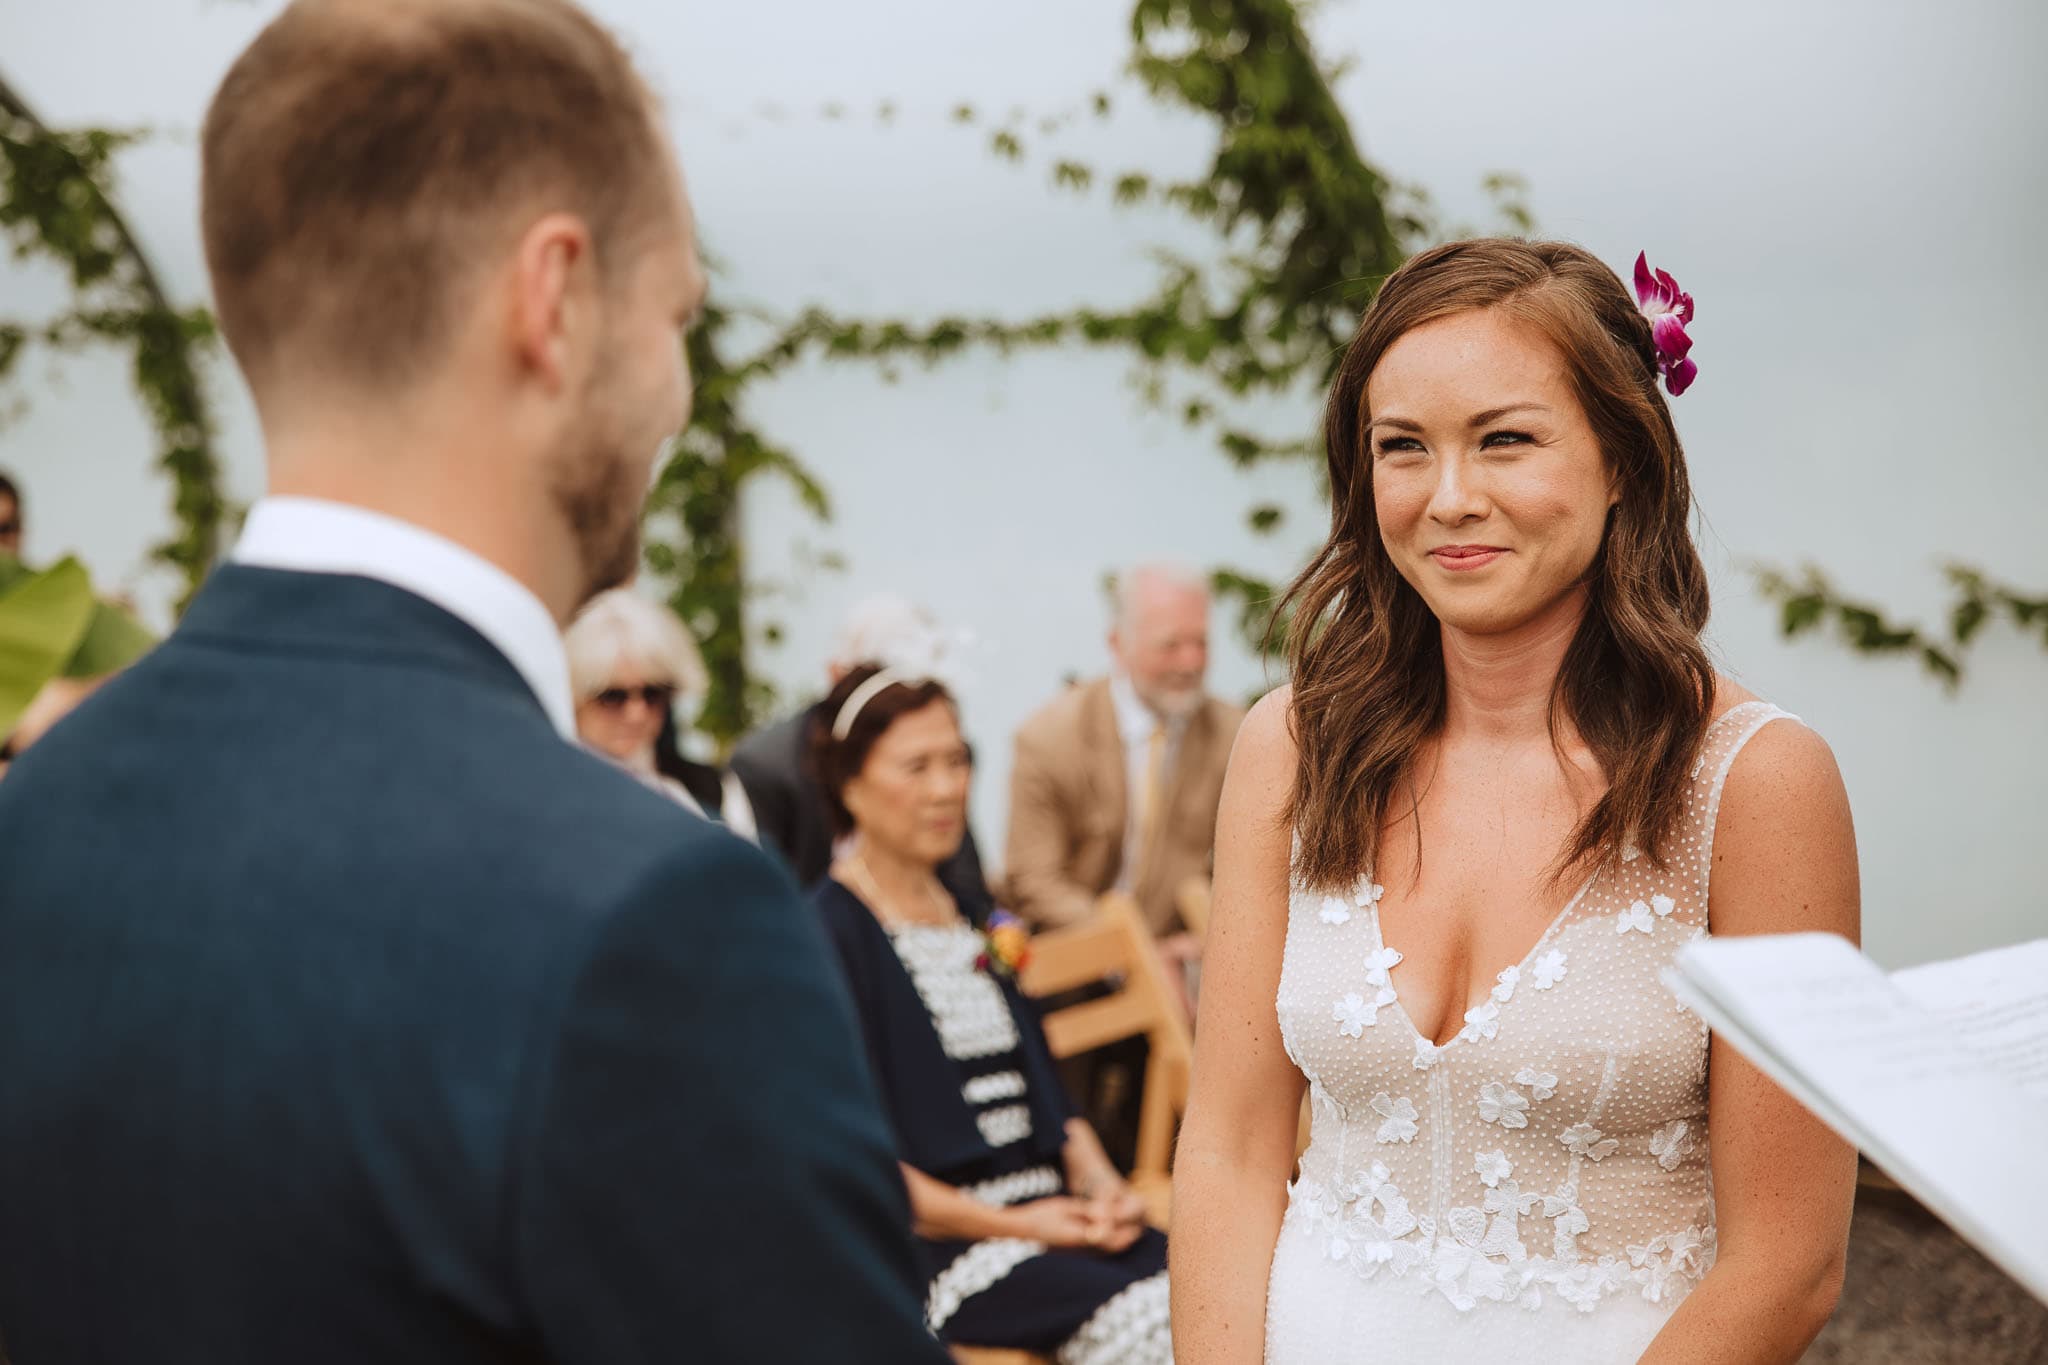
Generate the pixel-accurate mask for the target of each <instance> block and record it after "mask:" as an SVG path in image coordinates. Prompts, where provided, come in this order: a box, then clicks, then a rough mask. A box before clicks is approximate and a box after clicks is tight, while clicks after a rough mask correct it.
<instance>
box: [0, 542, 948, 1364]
mask: <svg viewBox="0 0 2048 1365" xmlns="http://www.w3.org/2000/svg"><path fill="white" fill-rule="evenodd" d="M827 954H828V949H827V947H826V945H825V942H824V940H823V936H822V935H821V934H820V932H819V930H818V928H817V926H816V924H815V922H814V921H813V919H812V918H811V917H810V916H809V915H808V914H807V913H806V912H805V911H804V909H803V908H802V907H801V906H800V904H799V902H798V901H797V899H796V897H795V896H794V894H793V890H792V888H791V886H790V884H789V882H788V879H787V878H786V877H785V876H784V875H783V873H782V872H781V871H780V870H779V869H777V868H775V867H773V866H771V864H770V860H769V859H768V858H766V857H764V856H763V855H762V854H760V853H758V852H756V851H755V850H753V849H751V848H749V847H748V846H746V845H745V844H744V843H742V842H741V841H740V840H738V839H736V838H734V837H732V836H731V835H729V834H728V833H726V832H724V831H723V830H721V829H719V828H718V827H716V826H714V825H711V824H709V823H706V822H704V821H701V820H698V819H696V818H695V817H693V816H690V815H688V814H687V813H685V812H684V811H683V810H681V809H680V808H679V807H677V806H676V805H674V804H673V803H671V802H669V801H667V800H665V799H663V798H662V797H660V796H658V795H656V794H654V793H653V792H650V791H648V790H647V789H645V788H643V787H641V786H640V785H639V784H638V783H636V782H634V781H632V780H631V779H630V778H627V777H625V776H623V775H622V774H620V773H618V772H616V771H615V770H613V769H612V768H611V767H610V766H609V765H607V764H605V763H604V762H602V761H600V760H599V759H597V758H595V757H592V756H590V755H588V754H586V753H584V752H582V751H580V750H578V749H577V748H575V747H574V746H572V745H570V744H567V743H564V742H563V741H562V739H561V738H560V737H559V736H558V735H557V734H556V733H555V732H554V730H553V729H552V728H551V727H550V725H549V723H548V721H547V719H546V717H545V715H544V714H543V712H542V710H541V707H540V705H539V703H538V702H537V701H536V700H535V699H534V697H533V695H532V694H531V692H530V691H529V690H528V689H527V687H526V686H525V684H524V683H523V682H522V680H521V679H520V677H519V675H518V674H517V673H516V672H515V671H514V670H513V668H512V666H511V665H510V664H509V663H508V662H507V661H506V660H505V658H504V657H503V656H502V655H501V654H499V653H498V652H497V651H496V650H495V649H494V648H493V647H492V646H491V645H489V644H488V643H487V642H486V641H485V640H484V639H483V637H482V636H480V635H479V634H477V633H476V632H475V631H474V630H473V629H471V628H470V627H469V626H468V625H466V624H464V623H462V622H461V621H459V620H457V619H456V618H455V617H453V616H451V615H449V614H448V613H446V612H444V611H442V610H441V609H440V608H438V607H436V606H433V605H432V604H430V603H428V602H426V601H424V600H423V599H421V598H418V597H416V596H413V595H411V594H409V593H406V592H403V591H400V590H399V589H396V588H392V587H389V586H386V585H384V584H381V583H377V582H373V581H370V580H367V579H362V578H352V577H337V576H327V575H314V574H300V573H287V572H282V571H277V570H269V569H257V568H250V567H243V566H230V567H227V568H223V569H222V570H220V571H219V572H218V573H217V574H216V575H215V576H214V578H213V580H212V581H211V583H209V585H208V586H207V587H206V589H205V591H204V592H203V593H202V594H201V595H200V597H199V599H198V600H197V601H196V602H195V603H194V604H193V607H192V609H191V612H190V613H189V615H188V616H187V617H186V619H185V621H184V623H183V624H182V625H181V626H180V628H179V629H178V630H177V632H176V633H175V634H174V635H172V637H171V638H170V639H169V640H168V641H167V642H166V643H165V644H163V645H162V646H161V647H160V648H159V649H157V651H156V652H155V653H154V654H152V655H150V656H149V657H148V658H147V659H145V660H143V661H142V662H141V663H140V664H138V665H137V666H136V667H134V668H133V669H131V670H129V671H128V672H127V673H126V674H124V675H122V676H121V677H120V678H118V679H116V680H115V681H114V682H112V683H111V684H109V685H108V686H107V687H106V688H104V689H102V691H101V692H100V693H99V694H98V695H96V696H95V697H94V698H93V699H92V700H91V701H90V702H88V703H87V704H86V705H85V706H84V707H82V708H81V709H80V710H79V711H78V712H76V713H75V714H73V715H72V716H71V717H70V718H68V719H67V720H66V721H65V722H64V723H63V724H62V725H60V726H58V727H57V728H56V729H55V730H53V731H52V732H51V733H50V734H49V735H48V736H47V737H46V738H45V739H44V740H43V741H42V742H41V743H39V744H37V745H36V746H35V747H34V748H33V749H31V750H30V751H29V752H28V753H27V754H26V755H25V756H24V757H23V759H22V760H21V761H20V762H19V763H17V764H16V765H15V767H14V768H13V770H12V771H11V772H10V773H9V774H8V775H7V778H6V780H5V781H4V782H0V1339H4V1341H5V1344H6V1350H7V1351H9V1352H11V1353H12V1356H13V1361H14V1365H98V1363H99V1362H109V1363H117V1365H128V1363H129V1362H133V1365H144V1363H145V1362H147V1365H181V1363H182V1362H191V1365H200V1363H201V1362H204V1363H205V1365H326V1363H327V1362H334V1363H335V1365H340V1363H341V1362H348V1363H349V1365H360V1363H361V1362H366V1361H376V1362H380V1363H381V1365H407V1363H409V1362H433V1363H434V1365H466V1363H467V1362H485V1361H489V1362H501V1361H534V1362H541V1361H546V1362H586V1361H587V1362H607V1365H625V1363H628V1362H641V1361H650V1362H651V1361H769V1362H778V1365H779V1363H780V1362H811V1361H850V1362H876V1363H877V1365H882V1363H883V1362H886V1363H887V1365H904V1362H919V1363H921V1362H934V1363H936V1362H942V1361H945V1360H946V1359H947V1357H946V1355H945V1354H944V1352H943V1351H942V1350H941V1349H940V1348H939V1347H938V1345H937V1344H936V1343H935V1342H933V1341H932V1339H931V1338H930V1336H929V1334H928V1333H926V1332H925V1330H924V1327H923V1323H922V1313H921V1308H922V1302H921V1300H922V1287H921V1285H920V1283H919V1282H918V1278H917V1272H916V1270H915V1269H914V1265H913V1259H912V1252H911V1243H910V1236H909V1219H908V1209H907V1205H906V1201H905V1197H904V1193H903V1189H902V1184H901V1181H900V1179H899V1177H898V1175H897V1171H896V1167H895V1165H894V1158H893V1156H892V1154H891V1149H890V1143H889V1135H888V1130H887V1128H886V1126H885V1124H884V1122H883V1120H882V1118H881V1115H880V1111H879V1109H878V1108H877V1104H876V1098H875V1093H874V1090H873V1086H872V1084H871V1081H870V1078H869V1076H868V1073H867V1068H866V1066H865V1063H864V1062H863V1059H862V1057H861V1054H860V1043H859V1035H858V1032H857V1030H856V1029H855V1027H854V1023H853V1019H852V1016H851V1013H850V1010H849V1008H848V1003H847V999H846V996H845V992H844V988H843V986H842V985H841V984H840V983H839V981H838V980H837V978H836V976H835V974H834V969H833V967H832V965H831V963H830V960H829V958H828V955H827Z"/></svg>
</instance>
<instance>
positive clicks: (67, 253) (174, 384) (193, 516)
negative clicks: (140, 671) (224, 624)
mask: <svg viewBox="0 0 2048 1365" xmlns="http://www.w3.org/2000/svg"><path fill="white" fill-rule="evenodd" d="M134 139H135V135H134V134H131V133H120V132H110V131H107V130H105V129H87V130H84V131H79V132H63V131H58V130H54V129H51V128H48V127H45V126H44V125H43V124H42V122H41V121H40V120H38V119H37V118H36V117H35V115H34V114H33V112H31V111H30V110H29V108H28V107H27V106H26V105H25V104H24V103H23V102H22V101H21V99H20V97H19V96H18V95H16V94H15V93H14V91H13V90H12V89H10V88H9V87H8V86H7V84H6V83H5V82H4V81H0V177H4V180H0V190H4V193H0V233H4V234H5V236H6V240H7V242H8V244H9V245H10V247H11V248H12V250H13V254H14V256H15V257H16V258H17V259H26V258H28V257H32V256H40V257H44V258H47V259H50V260H52V261H55V262H56V263H58V264H59V265H61V266H62V267H63V268H64V270H65V271H66V273H67V274H68V276H69V279H70V284H71V289H72V304H71V307H70V308H69V309H68V310H67V311H65V312H64V313H62V314H60V315H59V316H58V317H56V318H54V319H50V320H46V321H43V322H40V323H35V324H30V323H27V322H25V321H24V320H21V319H0V379H4V378H5V377H6V376H7V374H8V373H9V371H10V369H11V368H12V367H13V366H14V365H15V364H16V363H17V362H18V361H19V360H20V358H21V356H22V354H23V353H24V352H25V350H26V348H27V347H28V345H29V344H30V343H31V342H39V343H41V344H44V345H47V346H50V347H52V348H55V349H58V350H75V349H77V348H79V347H82V346H85V345H88V344H91V343H95V342H105V343H110V344H113V345H116V346H120V347H123V348H125V349H126V350H128V351H129V352H130V354H131V356H132V358H133V362H132V363H133V368H132V375H133V379H134V383H135V388H136V392H137V393H139V394H140V395H141V397H142V401H143V405H144V407H145V409H146V410H147V411H148V414H149V419H150V422H151V424H152V425H153V426H154V427H155V428H156V433H157V467H158V468H159V469H161V470H162V471H163V472H164V473H165V474H166V475H168V476H169V478H170V480H171V486H172V489H173V490H174V491H173V502H172V510H173V514H174V522H175V525H176V530H175V531H174V533H173V534H172V535H171V537H170V538H169V539H168V540H166V541H164V542H163V543H162V544H160V545H158V546H156V547H155V549H154V550H153V552H152V553H153V555H154V557H155V558H156V559H158V560H159V561H161V562H163V563H166V564H168V565H170V566H171V567H173V568H174V569H176V570H177V571H178V572H179V573H180V574H181V575H182V576H183V577H184V580H185V585H186V588H185V593H184V597H183V599H182V600H181V601H180V603H179V607H180V609H181V610H182V609H183V605H184V602H185V601H189V600H190V598H191V595H192V593H193V592H195V591H196V590H197V589H198V586H199V584H200V582H201V580H202V579H204V578H205V576H206V573H207V571H208V570H209V569H210V568H211V567H212V566H213V561H214V559H215V558H216V556H217V555H218V554H219V551H220V542H221V536H222V532H223V529H224V524H225V522H226V520H227V517H228V507H227V503H226V501H225V500H224V499H223V498H222V496H221V493H220V462H219V458H218V456H217V455H216V453H215V450H214V425H213V415H212V410H211V408H210V406H209V404H208V402H207V397H206V391H205V386H204V384H203V383H202V381H201V377H200V365H201V362H202V358H203V356H204V354H205V353H206V351H207V349H208V347H209V346H210V344H211V342H212V340H213V336H214V330H213V320H212V318H211V317H210V316H209V315H208V314H207V312H206V311H205V310H204V309H197V308H194V309H180V308H176V307H174V306H173V305H172V304H171V301H170V299H169V297H168V296H167V295H166V294H165V293H164V290H163V287H162V285H161V284H160V283H159V282H158V280H157V276H156V272H155V270H154V269H153V268H152V267H151V266H150V263H149V259H148V257H147V256H146V255H145V254H144V252H143V250H142V247H141V245H140V244H139V243H138V242H137V241H136V239H135V236H134V234H133V233H132V232H130V231H129V229H128V225H127V223H126V222H125V221H124V220H123V219H122V217H121V215H120V213H119V211H118V210H117V209H116V208H115V207H114V201H113V168H112V159H113V156H114V154H115V153H116V152H117V151H119V150H120V149H121V148H122V147H124V146H127V145H128V144H129V143H131V142H133V141H134Z"/></svg>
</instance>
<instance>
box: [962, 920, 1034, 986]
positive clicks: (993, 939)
mask: <svg viewBox="0 0 2048 1365" xmlns="http://www.w3.org/2000/svg"><path fill="white" fill-rule="evenodd" d="M1030 961H1031V931H1030V930H1029V929H1027V928H1025V927H1024V921H1023V920H1021V919H1018V918H1017V917H1016V916H1015V915H1013V914H1011V913H1010V912H1009V911H1007V910H998V911H996V912H995V913H993V914H991V915H990V916H989V917H988V926H987V927H986V928H984V929H983V930H982V931H981V955H980V956H979V957H977V958H975V959H974V966H975V969H976V970H977V971H984V972H987V973H988V974H989V975H991V976H999V977H1007V978H1009V979H1010V980H1012V981H1014V980H1016V979H1017V973H1019V972H1021V971H1023V970H1024V967H1025V964H1026V963H1028V962H1030Z"/></svg>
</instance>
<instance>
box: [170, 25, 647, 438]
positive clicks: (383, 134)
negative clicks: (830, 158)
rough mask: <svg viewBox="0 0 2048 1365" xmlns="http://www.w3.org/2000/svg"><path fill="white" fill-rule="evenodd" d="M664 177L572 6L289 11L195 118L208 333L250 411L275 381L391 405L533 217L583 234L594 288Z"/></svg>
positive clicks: (610, 63) (609, 53) (622, 61)
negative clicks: (217, 328) (567, 217)
mask: <svg viewBox="0 0 2048 1365" xmlns="http://www.w3.org/2000/svg"><path fill="white" fill-rule="evenodd" d="M671 166H672V162H671V161H670V154H669V152H668V149H667V144H666V142H665V140H664V138H663V136H662V134H661V132H660V130H659V127H658V125H657V123H656V121H655V116H654V110H653V102H652V99H651V97H650V95H649V93H648V91H647V88H646V86H645V85H644V84H643V83H642V81H641V80H640V78H639V77H638V75H637V74H636V73H635V72H634V70H633V67H632V64H631V62H630V61H629V59H628V58H627V56H626V54H625V53H624V52H623V51H622V50H621V48H620V47H619V44H618V43H617V41H616V40H615V39H613V38H612V37H611V35H610V34H608V33H607V32H606V31H605V30H604V29H603V28H602V27H600V26H599V25H598V24H597V23H595V22H594V21H593V20H592V19H591V18H590V17H589V16H588V15H586V14H584V13H583V12H582V11H581V10H580V9H578V8H577V7H576V6H575V5H573V4H571V3H568V0H295V3H293V4H291V5H290V6H289V7H287V8H286V9H285V11H284V12H283V14H281V15H280V16H279V17H278V18H277V19H276V20H275V21H274V22H272V23H271V24H270V25H269V26H268V27H267V28H265V29H264V30H263V32H262V33H261V34H260V35H259V36H258V37H257V39H256V40H255V42H254V43H252V44H251V45H250V47H249V48H248V50H247V51H245V52H244V53H243V54H242V55H241V57H240V58H239V59H238V60H237V61H236V62H235V64H234V66H233V67H232V68H231V69H230V70H229V72H228V74H227V76H226V78H225V79H224V80H223V82H222V84H221V87H220V90H219V92H218V93H217V94H216V95H215V97H214V100H213V104H212V106H211V108H210V109H209V110H208V112H207V117H206V126H205V133H204V147H203V189H202V195H201V218H202V225H203V228H204V234H205V242H206V256H207V263H208V266H209V267H210V269H211V272H212V276H213V285H214V298H215V305H216V309H217V311H218V314H219V317H220V324H221V329H222V331H223V333H224V334H225V336H226V338H227V341H228V344H229V346H230V347H231V348H232V349H233V351H234V353H235V356H236V358H237V360H238V361H240V363H241V366H242V369H243V371H244V372H245V373H246V374H247V375H248V377H249V380H250V383H251V385H252V386H253V387H254V388H256V390H257V393H258V399H259V402H260V401H261V400H262V398H263V390H264V388H265V387H266V384H267V382H268V381H270V380H271V379H272V377H273V376H276V375H281V374H282V375H288V376H298V375H311V374H317V375H322V376H326V377H329V378H333V379H338V380H341V381H343V382H350V381H353V383H354V384H355V385H357V386H360V387H365V388H379V389H382V388H389V387H392V386H396V385H398V384H401V383H402V382H404V381H405V380H406V379H407V378H408V377H410V376H413V375H415V374H417V373H418V372H419V371H420V370H421V369H422V368H430V367H431V361H432V360H433V359H434V356H435V352H436V351H437V348H439V347H440V346H442V345H443V344H445V343H446V342H447V341H448V339H449V335H450V333H451V332H452V331H453V330H454V328H455V327H456V326H457V325H459V318H460V315H461V312H462V305H463V302H464V296H465V290H466V289H467V288H469V287H470V286H472V285H473V284H474V283H475V281H474V279H473V278H472V277H473V276H474V275H475V274H476V271H477V268H478V267H479V265H480V263H487V262H489V261H491V260H492V259H493V258H494V257H497V256H499V255H500V254H502V253H503V252H504V251H507V250H509V249H511V248H512V246H513V245H514V243H515V241H516V239H517V237H518V234H519V232H520V230H521V229H522V228H524V227H525V226H526V225H527V223H529V222H530V221H531V220H532V219H533V218H534V217H536V216H538V215H539V214H542V213H545V212H549V211H555V210H560V211H565V212H568V213H572V214H574V215H575V216H577V217H578V218H580V219H581V220H582V221H583V222H584V223H585V224H587V226H588V228H589V231H590V237H591V243H592V247H593V256H594V257H595V260H596V263H597V265H598V268H599V270H600V271H601V272H607V273H609V272H610V271H612V270H614V269H615V268H617V267H618V266H619V265H620V264H621V263H622V262H624V261H626V260H628V259H629V258H630V256H631V255H632V247H633V245H634V240H633V239H634V238H635V236H636V234H637V233H639V232H641V231H642V230H659V228H660V227H661V226H662V225H663V224H662V221H661V220H662V218H663V215H664V213H665V212H666V211H667V210H668V206H669V205H670V204H671V203H672V202H674V200H673V194H672V192H670V191H668V188H667V187H668V186H670V185H671V184H672V183H673V176H674V172H673V170H672V169H671Z"/></svg>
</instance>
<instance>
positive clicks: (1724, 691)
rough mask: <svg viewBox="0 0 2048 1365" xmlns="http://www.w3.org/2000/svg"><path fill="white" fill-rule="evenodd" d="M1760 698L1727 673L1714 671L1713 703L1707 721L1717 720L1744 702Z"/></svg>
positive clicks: (1760, 698) (1760, 699) (1759, 699)
mask: <svg viewBox="0 0 2048 1365" xmlns="http://www.w3.org/2000/svg"><path fill="white" fill-rule="evenodd" d="M1762 700H1763V698H1762V697H1759V696H1758V695H1757V694H1756V693H1754V692H1752V691H1750V690H1749V689H1748V688H1746V687H1744V686H1743V685H1742V684H1741V683H1739V682H1737V681H1735V679H1733V678H1731V677H1729V676H1728V675H1727V674H1725V673H1716V674H1715V675H1714V704H1713V707H1712V708H1711V710H1710V713H1709V714H1708V716H1707V719H1708V720H1709V721H1716V720H1719V719H1721V717H1723V716H1725V715H1727V714H1728V713H1729V712H1730V711H1733V710H1734V709H1735V708H1736V707H1738V706H1741V705H1742V704H1743V703H1745V702H1752V701H1762Z"/></svg>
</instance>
